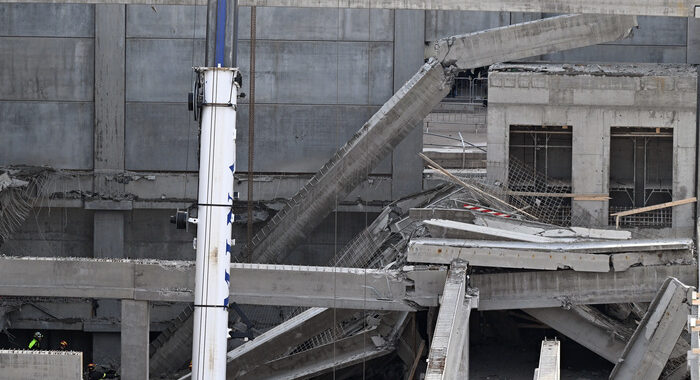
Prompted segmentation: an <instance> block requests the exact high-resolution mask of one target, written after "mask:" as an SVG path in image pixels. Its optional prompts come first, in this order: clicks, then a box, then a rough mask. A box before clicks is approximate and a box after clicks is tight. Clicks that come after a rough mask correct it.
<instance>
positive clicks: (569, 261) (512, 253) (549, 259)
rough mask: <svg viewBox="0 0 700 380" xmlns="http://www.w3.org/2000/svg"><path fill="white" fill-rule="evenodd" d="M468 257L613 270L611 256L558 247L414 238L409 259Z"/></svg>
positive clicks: (506, 264)
mask: <svg viewBox="0 0 700 380" xmlns="http://www.w3.org/2000/svg"><path fill="white" fill-rule="evenodd" d="M456 259H459V260H464V261H467V262H469V265H471V266H477V267H479V266H483V267H496V268H522V269H546V270H557V269H566V268H571V269H573V270H575V271H582V272H608V271H610V256H608V255H598V254H587V253H578V254H574V253H571V252H563V253H562V252H558V251H554V250H552V251H549V252H542V251H527V250H518V249H502V248H471V247H454V246H449V245H432V244H429V243H425V242H411V243H410V244H409V247H408V261H409V262H415V263H431V264H448V263H450V262H451V261H452V260H456Z"/></svg>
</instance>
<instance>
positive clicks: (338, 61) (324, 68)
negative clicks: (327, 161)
mask: <svg viewBox="0 0 700 380" xmlns="http://www.w3.org/2000/svg"><path fill="white" fill-rule="evenodd" d="M238 47H239V66H240V68H241V71H242V75H243V78H244V80H243V89H242V90H241V91H242V92H245V93H246V94H248V93H249V89H248V84H249V81H248V80H246V79H245V78H248V77H249V74H248V73H249V66H250V65H249V60H250V58H249V57H250V42H249V41H241V42H240V44H239V45H238ZM255 54H256V69H255V70H256V77H255V84H256V88H255V100H256V101H257V102H258V103H294V104H337V103H340V104H358V105H365V104H368V103H369V104H374V105H381V104H383V103H384V101H385V100H386V99H388V98H389V97H391V95H392V94H393V92H392V78H393V75H392V65H393V52H392V44H391V43H388V42H377V43H371V44H370V43H361V42H359V43H358V42H340V43H336V42H321V41H303V42H298V41H287V42H283V41H258V44H257V47H256V53H255ZM368 65H370V66H368ZM370 83H371V84H370ZM370 100H372V103H370ZM247 101H248V99H247V98H246V99H243V100H242V102H247Z"/></svg>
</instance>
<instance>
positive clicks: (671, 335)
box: [610, 278, 692, 380]
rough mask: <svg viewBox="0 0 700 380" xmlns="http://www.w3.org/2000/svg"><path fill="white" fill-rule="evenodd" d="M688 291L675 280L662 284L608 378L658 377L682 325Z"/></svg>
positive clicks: (687, 305)
mask: <svg viewBox="0 0 700 380" xmlns="http://www.w3.org/2000/svg"><path fill="white" fill-rule="evenodd" d="M691 291H692V288H691V287H689V286H686V285H685V284H683V283H682V282H680V281H679V280H678V279H676V278H669V279H667V280H666V281H664V284H663V285H662V286H661V288H660V289H659V291H658V293H657V295H656V297H654V300H653V301H652V303H651V305H650V306H649V310H648V311H647V313H646V315H645V316H644V319H642V321H641V322H640V323H639V326H638V327H637V329H636V330H635V332H634V334H633V335H632V338H631V339H630V340H629V342H628V343H627V345H626V346H625V350H624V351H623V352H622V355H621V356H620V359H619V360H618V363H617V365H615V368H613V371H612V372H611V373H610V379H620V380H622V379H640V380H647V379H648V380H652V379H654V380H656V379H658V378H659V376H660V375H661V372H662V371H663V369H664V367H665V366H666V362H667V361H668V359H669V357H670V355H671V352H672V351H673V348H674V347H675V343H676V341H678V337H679V336H680V334H681V332H682V331H683V328H684V327H685V325H686V322H687V319H688V314H689V313H690V303H691V302H690V299H691Z"/></svg>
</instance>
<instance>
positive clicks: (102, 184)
mask: <svg viewBox="0 0 700 380" xmlns="http://www.w3.org/2000/svg"><path fill="white" fill-rule="evenodd" d="M125 58H126V5H124V4H96V5H95V103H94V106H95V124H94V127H95V133H94V161H93V168H94V173H93V188H94V189H93V191H94V192H96V193H98V194H100V195H101V196H102V197H104V198H112V199H114V198H115V197H118V196H119V195H122V194H124V184H122V183H119V182H117V181H115V180H114V178H115V177H116V176H117V175H119V174H121V173H123V172H124V108H125V105H124V96H125V87H124V86H125V85H124V83H125ZM86 208H88V209H96V211H95V214H94V219H93V223H94V235H93V256H94V257H96V258H107V257H119V258H121V257H124V213H123V211H116V210H119V209H123V205H120V202H106V203H101V204H86ZM95 307H96V310H95V315H96V316H97V317H101V318H113V319H118V318H119V315H120V307H121V305H120V301H118V300H99V301H95ZM92 347H93V360H94V361H95V362H96V363H99V364H103V365H119V364H120V362H119V359H120V355H119V347H120V336H119V334H117V333H114V332H99V333H98V332H94V333H93V339H92ZM124 378H125V379H130V378H134V379H136V378H139V377H124Z"/></svg>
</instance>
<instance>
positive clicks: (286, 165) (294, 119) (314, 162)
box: [236, 104, 391, 173]
mask: <svg viewBox="0 0 700 380" xmlns="http://www.w3.org/2000/svg"><path fill="white" fill-rule="evenodd" d="M255 108H256V113H257V115H256V118H255V126H256V128H255V152H256V154H255V171H256V172H273V173H295V172H296V173H315V172H317V171H318V170H319V169H320V168H321V166H323V164H325V163H326V161H328V159H330V158H331V156H332V155H333V154H334V153H335V151H336V150H337V149H338V148H339V147H340V146H341V145H343V144H345V142H346V141H347V140H349V139H350V137H352V135H353V134H354V133H355V132H357V130H359V129H360V127H362V125H363V124H364V123H365V122H366V121H367V120H369V118H370V117H371V116H372V115H373V114H374V112H376V110H377V107H361V106H312V105H271V104H270V105H268V104H256V106H255ZM236 143H237V145H238V147H239V149H237V150H236V152H237V157H236V163H237V165H238V170H239V171H247V170H248V149H247V146H248V106H247V105H244V104H241V105H240V106H239V107H238V136H237V141H236ZM390 172H391V162H390V160H389V159H385V160H383V161H382V162H381V163H379V165H378V166H377V168H376V169H375V170H374V173H390Z"/></svg>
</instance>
